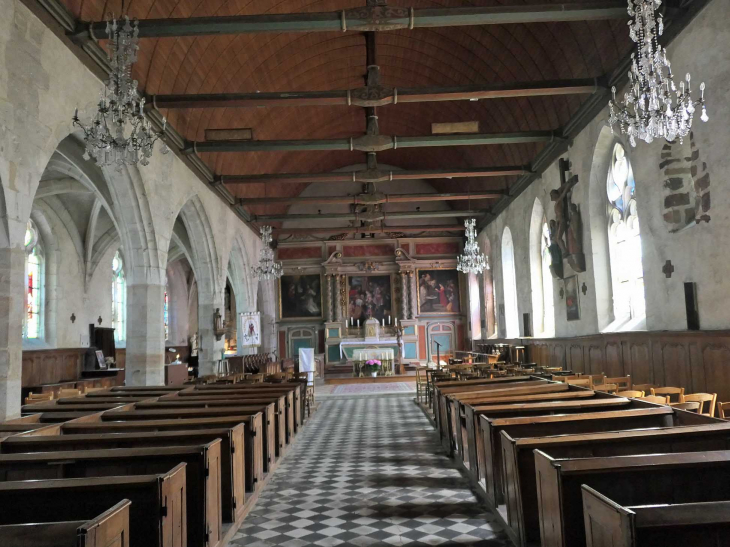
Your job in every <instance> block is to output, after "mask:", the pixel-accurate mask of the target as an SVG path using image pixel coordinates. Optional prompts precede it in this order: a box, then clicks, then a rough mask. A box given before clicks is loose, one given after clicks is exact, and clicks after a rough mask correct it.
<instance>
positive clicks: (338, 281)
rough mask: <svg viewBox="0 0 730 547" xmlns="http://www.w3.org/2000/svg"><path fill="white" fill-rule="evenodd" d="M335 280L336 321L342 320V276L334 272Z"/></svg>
mask: <svg viewBox="0 0 730 547" xmlns="http://www.w3.org/2000/svg"><path fill="white" fill-rule="evenodd" d="M334 281H335V321H342V287H341V285H342V276H341V275H340V274H334Z"/></svg>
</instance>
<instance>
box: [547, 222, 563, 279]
mask: <svg viewBox="0 0 730 547" xmlns="http://www.w3.org/2000/svg"><path fill="white" fill-rule="evenodd" d="M548 231H549V232H550V246H549V247H548V251H549V252H550V271H551V273H552V274H553V277H555V278H557V279H563V251H561V250H560V245H558V241H557V237H558V227H557V223H556V222H555V221H554V220H551V221H550V222H549V223H548Z"/></svg>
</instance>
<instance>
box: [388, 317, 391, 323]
mask: <svg viewBox="0 0 730 547" xmlns="http://www.w3.org/2000/svg"><path fill="white" fill-rule="evenodd" d="M388 324H389V325H390V324H391V321H390V315H389V316H388Z"/></svg>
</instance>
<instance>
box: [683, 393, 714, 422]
mask: <svg viewBox="0 0 730 547" xmlns="http://www.w3.org/2000/svg"><path fill="white" fill-rule="evenodd" d="M682 402H683V403H700V409H699V410H698V411H697V413H698V414H702V415H703V416H709V417H710V418H712V417H713V416H715V403H717V393H690V394H689V395H685V396H684V400H683V401H682ZM705 403H708V405H709V408H708V409H707V412H703V410H704V406H705Z"/></svg>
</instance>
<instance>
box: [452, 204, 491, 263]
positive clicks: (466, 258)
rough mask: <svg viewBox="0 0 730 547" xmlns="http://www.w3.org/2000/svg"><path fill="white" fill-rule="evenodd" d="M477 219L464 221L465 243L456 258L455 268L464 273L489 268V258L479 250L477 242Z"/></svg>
mask: <svg viewBox="0 0 730 547" xmlns="http://www.w3.org/2000/svg"><path fill="white" fill-rule="evenodd" d="M476 225H477V221H476V219H475V218H470V219H467V220H465V221H464V226H465V227H466V245H464V252H463V253H462V254H461V256H459V257H457V259H456V269H457V270H459V271H460V272H464V273H466V274H469V273H473V274H480V273H482V272H483V271H484V270H488V269H489V260H488V259H487V257H486V256H484V253H482V252H481V251H480V250H479V245H478V244H477V229H476Z"/></svg>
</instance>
